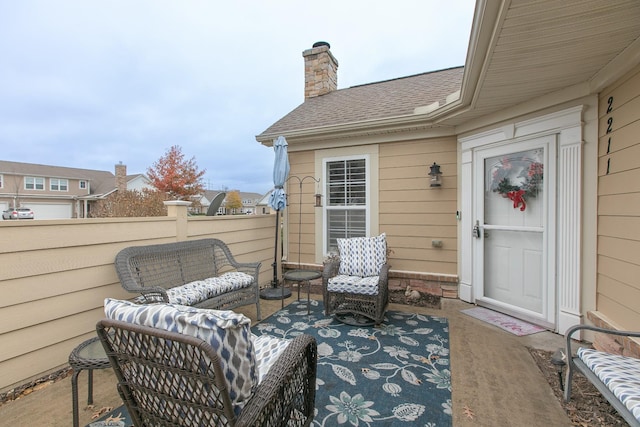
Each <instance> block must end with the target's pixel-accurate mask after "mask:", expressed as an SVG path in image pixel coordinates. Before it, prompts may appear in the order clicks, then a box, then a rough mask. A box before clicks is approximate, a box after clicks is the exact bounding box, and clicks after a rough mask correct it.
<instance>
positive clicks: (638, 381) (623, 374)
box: [564, 325, 640, 426]
mask: <svg viewBox="0 0 640 427" xmlns="http://www.w3.org/2000/svg"><path fill="white" fill-rule="evenodd" d="M579 330H590V331H595V332H599V333H604V334H612V335H617V336H626V337H640V332H630V331H617V330H611V329H604V328H599V327H596V326H590V325H578V326H574V327H572V328H570V329H569V330H568V331H567V333H566V339H567V347H566V353H565V354H567V355H568V356H569V357H568V362H569V363H568V369H567V379H566V382H565V390H564V399H565V401H569V399H571V379H572V377H573V373H574V372H575V371H578V372H581V373H582V374H583V375H584V376H585V377H586V378H587V379H588V380H589V381H590V382H591V383H592V384H593V385H594V386H595V387H596V388H597V389H598V391H599V392H600V394H602V395H603V396H604V397H605V398H606V399H607V400H608V401H609V403H611V406H613V407H614V408H615V410H616V411H618V413H619V414H620V415H621V416H622V417H623V418H624V420H625V421H626V422H627V423H629V425H630V426H640V359H636V358H635V357H626V356H620V355H616V354H610V353H605V352H602V351H598V350H593V349H590V348H585V347H581V348H579V349H578V350H577V352H575V354H574V352H573V350H572V349H571V336H572V335H573V334H574V333H575V332H576V331H579Z"/></svg>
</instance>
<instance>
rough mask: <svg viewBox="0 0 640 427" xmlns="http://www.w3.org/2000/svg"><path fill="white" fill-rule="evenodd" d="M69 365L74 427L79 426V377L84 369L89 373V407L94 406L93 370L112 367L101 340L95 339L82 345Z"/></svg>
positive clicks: (74, 351)
mask: <svg viewBox="0 0 640 427" xmlns="http://www.w3.org/2000/svg"><path fill="white" fill-rule="evenodd" d="M69 365H70V366H71V368H72V369H73V375H72V376H71V394H72V396H71V399H72V405H73V427H79V426H78V375H80V372H81V371H82V370H83V369H86V370H87V371H88V377H89V382H88V389H89V392H88V396H87V405H91V404H93V370H94V369H105V368H109V367H111V364H110V363H109V359H108V358H107V355H106V353H105V352H104V347H102V343H101V342H100V338H98V337H94V338H90V339H88V340H86V341H85V342H83V343H81V344H80V345H79V346H77V347H76V348H74V349H73V351H72V352H71V354H70V355H69Z"/></svg>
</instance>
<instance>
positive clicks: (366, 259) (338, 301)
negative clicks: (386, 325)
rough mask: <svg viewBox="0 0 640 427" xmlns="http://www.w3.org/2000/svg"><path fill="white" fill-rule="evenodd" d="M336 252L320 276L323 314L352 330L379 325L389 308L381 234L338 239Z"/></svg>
mask: <svg viewBox="0 0 640 427" xmlns="http://www.w3.org/2000/svg"><path fill="white" fill-rule="evenodd" d="M338 250H339V257H337V258H333V259H330V260H329V261H327V262H326V263H325V265H324V269H323V272H322V285H323V286H322V292H323V301H324V308H325V314H326V315H327V316H328V315H331V314H333V315H335V316H336V318H337V319H338V320H340V321H342V322H344V323H348V324H351V325H356V326H360V325H374V324H375V325H378V324H380V323H381V322H382V321H383V320H384V314H385V312H386V310H387V306H388V305H389V289H388V287H389V285H388V275H389V268H390V265H389V264H387V243H386V236H385V234H384V233H383V234H381V235H380V236H377V237H370V238H368V237H354V238H349V239H338Z"/></svg>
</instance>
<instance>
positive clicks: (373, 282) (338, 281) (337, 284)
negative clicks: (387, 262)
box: [327, 274, 380, 295]
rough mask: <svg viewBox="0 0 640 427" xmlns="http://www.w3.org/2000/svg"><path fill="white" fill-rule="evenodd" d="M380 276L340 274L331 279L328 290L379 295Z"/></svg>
mask: <svg viewBox="0 0 640 427" xmlns="http://www.w3.org/2000/svg"><path fill="white" fill-rule="evenodd" d="M379 282H380V277H379V276H369V277H358V276H345V275H343V274H339V275H337V276H335V277H332V278H330V279H329V281H328V283H327V291H329V292H338V293H345V294H359V295H378V289H379V288H378V284H379Z"/></svg>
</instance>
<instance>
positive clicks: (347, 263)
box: [337, 233, 387, 277]
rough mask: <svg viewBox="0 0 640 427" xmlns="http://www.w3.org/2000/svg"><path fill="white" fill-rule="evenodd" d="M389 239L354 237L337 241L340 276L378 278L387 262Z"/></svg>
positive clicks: (381, 237)
mask: <svg viewBox="0 0 640 427" xmlns="http://www.w3.org/2000/svg"><path fill="white" fill-rule="evenodd" d="M386 239H387V237H386V234H385V233H382V234H381V235H379V236H376V237H352V238H349V239H337V243H338V251H339V252H340V270H339V271H338V273H339V274H344V275H346V276H360V277H368V276H378V275H380V269H381V268H382V266H383V265H384V264H385V263H386V262H387V240H386Z"/></svg>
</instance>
